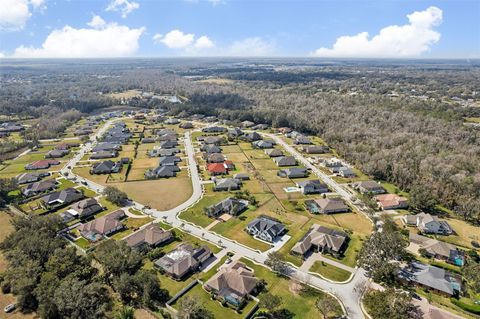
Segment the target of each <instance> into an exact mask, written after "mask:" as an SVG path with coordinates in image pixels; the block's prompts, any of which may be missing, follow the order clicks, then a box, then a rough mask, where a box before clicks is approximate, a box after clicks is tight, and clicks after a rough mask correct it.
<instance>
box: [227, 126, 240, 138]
mask: <svg viewBox="0 0 480 319" xmlns="http://www.w3.org/2000/svg"><path fill="white" fill-rule="evenodd" d="M242 135H243V131H242V130H241V129H240V128H239V127H235V128H229V129H228V137H230V138H237V137H240V136H242Z"/></svg>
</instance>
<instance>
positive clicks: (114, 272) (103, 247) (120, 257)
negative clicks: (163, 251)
mask: <svg viewBox="0 0 480 319" xmlns="http://www.w3.org/2000/svg"><path fill="white" fill-rule="evenodd" d="M94 256H95V258H96V259H97V260H98V261H99V262H100V263H101V264H102V266H103V268H104V270H105V273H106V274H107V275H109V276H114V277H119V276H120V275H121V274H124V273H125V274H130V275H133V274H134V273H135V272H136V271H137V270H138V269H139V268H140V267H141V265H142V256H141V255H140V254H139V253H137V252H136V251H135V250H133V249H131V248H130V247H128V246H127V244H126V243H125V242H124V241H114V240H107V241H105V242H103V243H101V244H100V245H98V247H97V248H96V249H95V253H94Z"/></svg>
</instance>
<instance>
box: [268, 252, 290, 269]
mask: <svg viewBox="0 0 480 319" xmlns="http://www.w3.org/2000/svg"><path fill="white" fill-rule="evenodd" d="M265 265H267V266H269V267H270V268H272V270H273V271H276V272H278V273H280V274H282V275H288V274H289V272H290V271H291V269H290V267H289V266H288V264H287V263H286V262H284V261H283V259H282V256H281V255H280V254H279V253H278V252H276V251H274V252H271V253H268V257H267V260H266V261H265Z"/></svg>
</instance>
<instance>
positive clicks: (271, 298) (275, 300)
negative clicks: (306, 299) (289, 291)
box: [258, 292, 282, 312]
mask: <svg viewBox="0 0 480 319" xmlns="http://www.w3.org/2000/svg"><path fill="white" fill-rule="evenodd" d="M281 304H282V298H281V297H280V296H276V295H272V294H271V293H269V292H267V293H265V294H263V295H261V296H260V303H259V304H258V306H259V307H260V308H265V309H267V310H268V311H269V312H272V311H273V310H275V309H276V308H278V307H279V306H280V305H281Z"/></svg>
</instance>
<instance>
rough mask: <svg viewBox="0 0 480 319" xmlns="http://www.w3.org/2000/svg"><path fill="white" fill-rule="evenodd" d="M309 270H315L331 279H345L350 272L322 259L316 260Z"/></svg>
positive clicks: (348, 276)
mask: <svg viewBox="0 0 480 319" xmlns="http://www.w3.org/2000/svg"><path fill="white" fill-rule="evenodd" d="M310 272H315V273H317V274H320V275H322V276H323V277H325V278H328V279H330V280H333V281H340V282H342V281H346V280H347V279H348V278H350V275H351V273H350V272H348V271H346V270H343V269H340V268H338V267H335V266H332V265H330V264H327V263H326V262H323V261H316V262H315V263H314V264H313V266H312V267H311V268H310Z"/></svg>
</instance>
